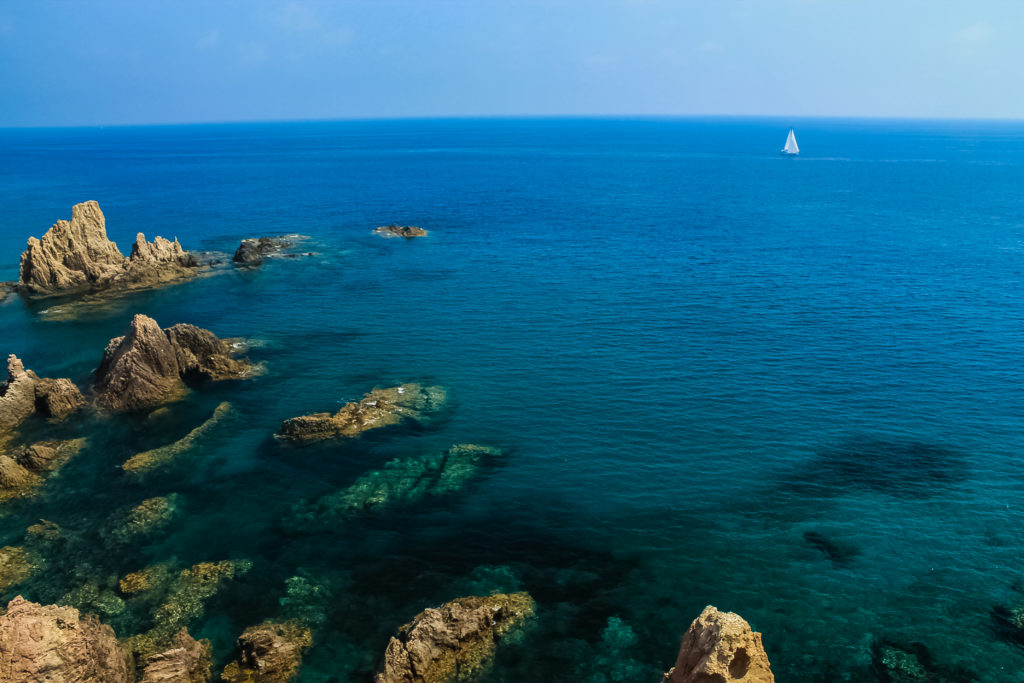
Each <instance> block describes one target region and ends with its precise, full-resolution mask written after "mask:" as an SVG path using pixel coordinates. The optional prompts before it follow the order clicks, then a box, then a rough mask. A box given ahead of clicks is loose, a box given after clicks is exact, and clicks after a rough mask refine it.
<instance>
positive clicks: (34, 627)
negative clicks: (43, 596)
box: [0, 596, 131, 683]
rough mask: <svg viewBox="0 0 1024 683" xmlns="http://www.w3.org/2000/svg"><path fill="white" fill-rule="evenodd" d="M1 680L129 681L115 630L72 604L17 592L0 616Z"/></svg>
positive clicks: (61, 682)
mask: <svg viewBox="0 0 1024 683" xmlns="http://www.w3.org/2000/svg"><path fill="white" fill-rule="evenodd" d="M0 680H2V681H4V682H5V683H43V682H44V681H52V682H53V683H92V682H94V681H95V682H98V681H102V682H103V683H129V681H130V680H131V676H130V672H129V667H128V662H127V659H126V657H125V654H124V652H123V651H122V650H121V648H120V647H119V645H118V642H117V638H116V637H115V636H114V631H113V629H111V628H110V627H109V626H106V625H104V624H101V623H100V622H99V620H98V619H97V618H96V617H95V616H92V615H87V616H84V617H83V616H81V615H80V614H79V613H78V610H76V609H74V608H72V607H58V606H56V605H45V606H44V605H38V604H36V603H33V602H29V601H27V600H25V599H24V598H22V597H21V596H18V597H16V598H15V599H14V600H11V602H10V603H9V604H8V605H7V613H6V614H4V615H3V616H0Z"/></svg>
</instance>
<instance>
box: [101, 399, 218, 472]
mask: <svg viewBox="0 0 1024 683" xmlns="http://www.w3.org/2000/svg"><path fill="white" fill-rule="evenodd" d="M230 414H231V404H230V403H228V402H227V401H225V402H223V403H221V404H220V405H218V406H217V407H216V408H215V409H214V411H213V415H211V416H210V418H209V419H208V420H206V421H205V422H203V423H202V424H201V425H199V426H198V427H196V428H195V429H193V430H192V431H191V432H189V433H188V434H186V435H185V436H184V437H182V438H181V439H178V440H177V441H175V442H174V443H171V444H167V445H166V446H160V447H159V448H154V449H151V450H148V451H143V452H142V453H136V454H135V455H133V456H132V457H131V458H129V459H128V460H127V462H125V463H124V464H123V465H121V469H123V470H124V471H125V472H131V473H132V474H140V473H143V472H148V471H150V470H154V469H156V468H158V467H162V466H164V465H166V464H168V463H170V462H171V461H173V460H174V459H175V458H176V457H177V456H179V455H181V454H182V453H185V452H187V451H189V450H190V449H192V448H193V446H194V445H195V443H196V442H197V441H198V440H199V439H201V438H202V437H203V436H205V435H206V434H208V433H209V432H210V431H211V430H212V429H213V428H214V427H216V426H217V424H218V423H220V422H221V421H222V420H223V419H224V418H225V417H227V416H228V415H230Z"/></svg>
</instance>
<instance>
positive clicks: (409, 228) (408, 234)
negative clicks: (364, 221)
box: [374, 224, 427, 239]
mask: <svg viewBox="0 0 1024 683" xmlns="http://www.w3.org/2000/svg"><path fill="white" fill-rule="evenodd" d="M374 232H375V233H377V234H378V235H384V236H385V237H405V238H407V239H411V238H413V237H423V236H424V235H426V234H427V231H426V230H424V229H423V228H420V227H417V226H415V225H395V224H391V225H382V226H380V227H379V228H377V229H376V230H374Z"/></svg>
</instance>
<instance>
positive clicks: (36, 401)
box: [0, 354, 85, 433]
mask: <svg viewBox="0 0 1024 683" xmlns="http://www.w3.org/2000/svg"><path fill="white" fill-rule="evenodd" d="M83 405H85V399H84V398H82V392H80V391H79V390H78V387H76V386H75V385H74V384H73V383H72V382H71V380H69V379H47V378H40V377H39V376H38V375H37V374H36V373H34V372H32V371H31V370H26V369H25V365H24V363H22V362H21V360H20V359H19V358H18V357H17V356H15V355H14V354H11V355H10V356H8V357H7V379H6V380H5V381H4V382H2V383H0V433H3V432H6V433H10V431H11V430H13V429H14V428H15V427H17V426H18V425H19V424H21V423H22V422H23V421H24V420H26V419H27V418H28V417H30V416H31V415H33V414H36V413H38V414H39V415H41V416H43V417H52V418H58V419H60V418H64V417H67V416H68V415H70V414H71V413H73V412H75V411H76V410H78V409H79V408H81V407H82V406H83Z"/></svg>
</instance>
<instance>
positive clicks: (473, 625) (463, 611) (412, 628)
mask: <svg viewBox="0 0 1024 683" xmlns="http://www.w3.org/2000/svg"><path fill="white" fill-rule="evenodd" d="M534 609H535V605H534V602H533V599H532V598H531V597H530V596H529V595H528V594H527V593H513V594H505V595H502V594H498V595H491V596H488V597H469V598H459V599H457V600H452V601H451V602H448V603H445V604H444V605H442V606H441V607H438V608H436V609H427V610H424V611H423V612H420V613H419V614H418V615H417V616H416V618H414V619H413V620H412V621H411V622H410V623H408V624H406V625H405V626H402V628H400V629H399V631H398V635H397V637H394V638H392V639H391V641H390V642H389V643H388V647H387V650H386V651H385V653H384V671H383V672H382V673H378V674H377V676H376V677H375V679H374V680H375V682H376V683H442V682H445V681H452V680H461V679H464V678H469V677H471V676H473V675H476V674H478V673H479V672H481V671H482V670H483V669H484V668H485V667H486V665H487V664H488V663H489V661H490V659H491V657H492V655H493V654H494V650H495V647H496V646H497V641H498V639H499V638H501V637H502V636H504V635H506V634H507V633H508V632H509V631H510V630H512V629H513V628H515V627H518V626H520V625H522V624H523V623H524V622H525V621H526V619H527V618H529V617H530V616H532V615H533V613H534Z"/></svg>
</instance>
